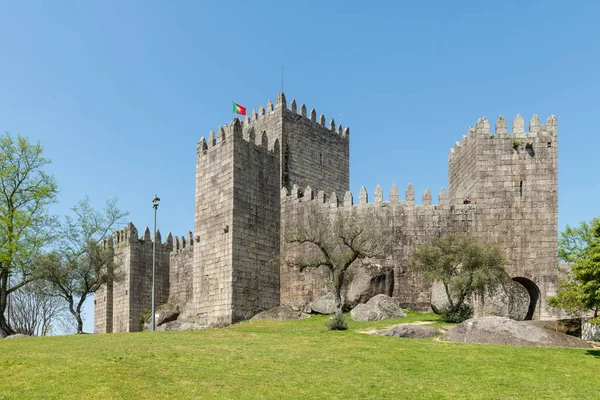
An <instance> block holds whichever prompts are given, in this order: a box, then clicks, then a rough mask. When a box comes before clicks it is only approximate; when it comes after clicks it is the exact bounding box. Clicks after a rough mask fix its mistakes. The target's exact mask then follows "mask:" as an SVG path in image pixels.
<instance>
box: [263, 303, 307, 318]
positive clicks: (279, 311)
mask: <svg viewBox="0 0 600 400" xmlns="http://www.w3.org/2000/svg"><path fill="white" fill-rule="evenodd" d="M308 317H310V315H309V314H306V313H304V312H302V311H294V310H292V307H289V306H279V307H275V308H271V309H270V310H266V311H263V312H260V313H258V314H256V315H255V316H254V317H252V320H263V319H268V320H275V321H289V320H297V319H304V318H308Z"/></svg>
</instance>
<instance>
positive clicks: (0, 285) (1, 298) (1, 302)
mask: <svg viewBox="0 0 600 400" xmlns="http://www.w3.org/2000/svg"><path fill="white" fill-rule="evenodd" d="M7 289H8V273H6V272H4V271H3V272H2V274H1V275H0V337H3V338H4V337H7V336H10V335H13V334H14V333H15V331H13V330H12V328H11V327H10V325H8V321H6V319H5V317H4V313H5V312H6V306H7V304H8V293H7Z"/></svg>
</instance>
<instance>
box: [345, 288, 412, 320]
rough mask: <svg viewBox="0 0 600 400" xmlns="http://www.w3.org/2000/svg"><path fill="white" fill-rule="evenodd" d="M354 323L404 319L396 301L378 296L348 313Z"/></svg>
mask: <svg viewBox="0 0 600 400" xmlns="http://www.w3.org/2000/svg"><path fill="white" fill-rule="evenodd" d="M350 315H351V316H352V319H354V320H355V321H381V320H383V319H391V318H406V314H405V313H404V311H402V308H401V307H400V304H399V302H398V299H394V298H392V297H389V296H386V295H384V294H378V295H377V296H375V297H373V298H371V299H370V300H369V301H367V302H366V303H365V304H359V305H357V306H356V307H354V309H353V310H352V311H351V312H350Z"/></svg>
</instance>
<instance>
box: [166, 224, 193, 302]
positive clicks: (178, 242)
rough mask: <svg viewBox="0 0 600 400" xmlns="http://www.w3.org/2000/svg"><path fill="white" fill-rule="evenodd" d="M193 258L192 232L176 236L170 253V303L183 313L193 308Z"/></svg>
mask: <svg viewBox="0 0 600 400" xmlns="http://www.w3.org/2000/svg"><path fill="white" fill-rule="evenodd" d="M193 260H194V237H193V234H192V232H189V233H188V236H187V239H186V238H185V237H184V236H181V237H178V236H175V238H174V241H173V251H172V252H171V253H170V254H169V303H171V304H173V305H175V306H176V307H177V308H178V309H179V310H180V312H181V313H182V314H186V313H189V312H190V308H191V309H192V310H193V303H192V296H193V287H194V286H193Z"/></svg>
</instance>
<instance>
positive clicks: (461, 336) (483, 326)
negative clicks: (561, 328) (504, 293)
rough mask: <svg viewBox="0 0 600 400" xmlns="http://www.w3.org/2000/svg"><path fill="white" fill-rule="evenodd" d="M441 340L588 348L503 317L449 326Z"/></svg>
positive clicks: (588, 346)
mask: <svg viewBox="0 0 600 400" xmlns="http://www.w3.org/2000/svg"><path fill="white" fill-rule="evenodd" d="M443 337H444V339H446V340H450V341H452V342H461V343H480V344H503V345H516V346H544V347H551V346H555V347H584V348H590V347H592V346H591V345H590V344H589V343H587V342H585V341H583V340H581V339H578V338H576V337H573V336H569V335H565V334H564V333H560V332H556V331H552V330H547V329H544V328H540V327H539V326H535V325H534V324H529V323H527V322H526V321H515V320H512V319H510V318H506V317H495V316H489V317H482V318H471V319H468V320H466V321H464V322H463V323H461V324H459V325H456V326H453V327H452V328H450V329H449V330H448V332H446V333H445V334H444V336H443Z"/></svg>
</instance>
